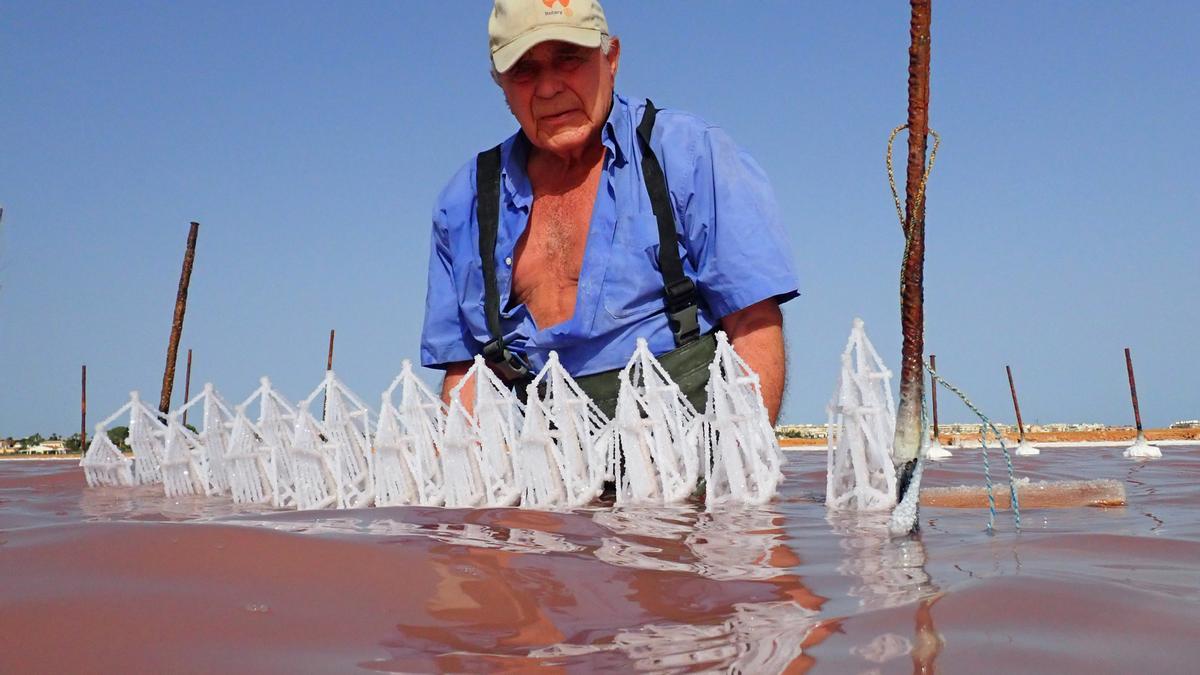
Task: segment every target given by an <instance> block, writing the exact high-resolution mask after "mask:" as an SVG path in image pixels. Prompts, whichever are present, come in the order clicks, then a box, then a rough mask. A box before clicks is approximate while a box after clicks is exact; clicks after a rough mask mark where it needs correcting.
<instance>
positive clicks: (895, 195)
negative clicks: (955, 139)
mask: <svg viewBox="0 0 1200 675" xmlns="http://www.w3.org/2000/svg"><path fill="white" fill-rule="evenodd" d="M907 128H908V125H907V124H901V125H900V126H898V127H896V128H895V129H892V133H891V134H890V135H889V136H888V142H887V157H886V159H887V173H888V187H890V188H891V189H892V201H893V202H894V203H895V205H896V217H897V218H899V220H900V229H901V231H903V232H904V257H903V258H901V260H904V261H907V260H908V257H909V255H911V250H912V229H913V224H914V222H915V221H916V217H917V214H918V213H920V212H921V209H922V208H923V207H924V205H925V186H926V185H927V184H928V182H929V174H931V173H933V163H934V162H935V161H936V160H937V152H938V148H939V147H941V145H942V137H941V135H939V134H938V132H936V131H934V130H933V129H930V130H929V135H930V136H933V148H931V149H930V151H929V163H928V164H926V166H925V171H924V173H922V174H921V183H920V185H919V186H918V187H917V195H916V198H915V199H914V200H913V210H912V213H909V214H907V215H906V214H905V213H904V205H903V204H901V203H900V193H899V192H898V191H897V190H896V169H895V167H894V166H893V164H892V146H894V145H895V143H896V136H898V135H900V132H901V131H903V130H905V129H907ZM904 269H905V266H904V265H901V266H900V295H901V296H903V295H904V288H905V286H906V285H907V283H906V282H905V280H904Z"/></svg>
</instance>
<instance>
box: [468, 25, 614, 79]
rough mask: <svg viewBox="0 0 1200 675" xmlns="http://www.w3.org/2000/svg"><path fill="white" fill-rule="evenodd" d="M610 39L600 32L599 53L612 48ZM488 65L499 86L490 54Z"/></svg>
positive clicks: (497, 75)
mask: <svg viewBox="0 0 1200 675" xmlns="http://www.w3.org/2000/svg"><path fill="white" fill-rule="evenodd" d="M612 40H613V39H612V36H611V35H609V34H608V33H601V34H600V53H601V54H603V55H605V56H608V53H609V52H610V51H611V50H612ZM488 65H489V66H491V69H492V82H495V83H496V86H500V73H498V72H496V64H495V63H494V62H493V61H492V57H491V56H490V55H489V56H488Z"/></svg>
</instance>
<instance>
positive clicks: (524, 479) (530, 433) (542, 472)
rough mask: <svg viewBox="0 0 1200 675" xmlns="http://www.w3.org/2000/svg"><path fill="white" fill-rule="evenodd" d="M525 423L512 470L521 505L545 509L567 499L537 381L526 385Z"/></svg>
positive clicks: (547, 414)
mask: <svg viewBox="0 0 1200 675" xmlns="http://www.w3.org/2000/svg"><path fill="white" fill-rule="evenodd" d="M526 391H527V395H526V397H525V400H526V403H525V424H524V425H523V426H522V427H521V436H520V438H519V439H518V440H517V452H516V454H514V455H513V470H514V473H515V475H516V478H517V483H518V485H520V487H521V506H522V507H525V508H532V509H546V508H553V507H555V506H562V505H564V504H565V503H566V501H567V490H566V486H565V485H564V483H563V475H562V469H561V468H560V467H559V463H558V457H557V454H558V448H557V447H556V444H555V442H554V438H553V435H552V434H553V432H552V431H551V430H550V412H549V411H548V410H546V406H545V405H544V404H543V403H542V402H541V401H540V400H538V391H537V385H534V384H531V385H529V386H528V387H527V389H526Z"/></svg>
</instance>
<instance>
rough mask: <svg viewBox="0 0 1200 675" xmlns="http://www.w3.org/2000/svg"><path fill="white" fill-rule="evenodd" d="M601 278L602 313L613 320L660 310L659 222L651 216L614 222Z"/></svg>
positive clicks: (634, 217)
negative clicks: (610, 243)
mask: <svg viewBox="0 0 1200 675" xmlns="http://www.w3.org/2000/svg"><path fill="white" fill-rule="evenodd" d="M613 239H614V241H613V247H612V253H611V255H609V258H608V264H607V270H606V272H605V275H604V292H603V296H604V310H605V311H606V312H608V314H609V316H611V317H613V318H614V319H628V318H632V317H641V316H648V315H650V314H653V313H654V312H657V311H661V310H662V308H663V280H662V272H661V271H660V270H659V266H658V221H657V220H655V218H654V216H653V215H652V214H643V215H636V216H627V217H624V218H621V219H620V220H619V221H618V222H617V231H616V234H615V236H614V238H613Z"/></svg>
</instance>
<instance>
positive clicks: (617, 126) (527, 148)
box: [421, 0, 797, 423]
mask: <svg viewBox="0 0 1200 675" xmlns="http://www.w3.org/2000/svg"><path fill="white" fill-rule="evenodd" d="M488 37H489V43H490V47H491V54H492V66H493V77H494V78H495V80H496V82H497V83H498V84H499V85H500V88H501V89H503V91H504V97H505V100H506V101H507V102H508V107H509V110H511V111H512V114H513V116H514V117H515V118H516V120H517V122H518V124H519V125H520V130H519V131H517V132H516V133H515V134H514V135H513V136H511V137H509V138H508V140H506V141H504V142H503V143H501V144H500V145H499V146H497V147H496V148H493V149H492V150H490V151H487V152H484V153H481V154H480V155H479V156H478V157H477V158H475V159H473V160H472V161H471V162H469V163H468V164H467V165H466V166H464V167H463V168H462V169H461V170H460V171H459V172H458V173H457V174H456V175H455V176H454V177H453V178H452V179H451V180H450V183H449V184H448V185H447V186H446V188H445V189H444V190H443V192H442V194H441V195H440V196H439V198H438V201H437V205H436V208H435V209H434V212H433V234H432V246H431V249H432V250H431V252H430V258H429V285H428V291H427V295H426V303H425V325H424V330H423V334H422V344H421V362H422V363H423V364H424V365H426V366H429V367H433V368H441V369H444V370H445V371H446V375H445V379H444V381H443V384H442V395H443V396H444V397H445V396H448V394H449V391H450V390H451V389H452V388H453V387H454V385H456V384H457V383H458V382H459V381H460V380H461V379H462V378H463V376H464V375H465V373H466V371H467V368H468V367H469V366H470V363H471V359H473V357H474V356H475V355H476V354H481V353H482V354H483V355H484V357H485V359H486V361H487V363H488V364H489V365H490V366H491V367H492V368H493V369H494V370H495V371H496V372H497V373H498V374H500V375H501V377H503V378H504V379H505V380H506V381H507V382H509V383H510V385H511V386H513V387H515V388H517V389H518V391H523V389H524V384H525V383H527V382H528V381H529V378H530V377H531V376H532V374H533V373H536V372H537V371H538V370H539V369H540V368H541V367H542V366H543V365H544V364H545V363H546V359H547V357H548V356H549V353H550V352H551V351H557V352H558V356H559V360H560V362H561V363H562V364H563V366H564V367H565V368H566V369H567V371H568V372H570V373H571V374H572V375H573V376H575V378H576V380H577V381H578V382H579V383H580V385H581V386H582V387H583V388H584V390H585V391H587V392H588V393H589V395H590V396H591V397H592V399H593V400H595V401H596V402H597V404H598V405H599V406H600V407H601V409H603V410H604V411H605V412H606V413H607V414H609V415H612V414H613V409H614V408H615V405H616V395H617V389H618V385H617V377H616V373H617V372H618V371H619V370H620V369H621V368H622V367H623V366H624V365H625V363H626V362H627V361H628V360H629V358H630V356H631V355H632V353H633V351H634V348H635V345H636V341H637V339H638V338H645V339H646V340H647V341H648V344H649V347H650V349H651V351H653V352H654V354H655V355H656V356H658V358H659V360H660V362H661V363H662V364H663V366H664V367H665V368H666V369H667V370H668V372H670V373H671V375H672V377H673V379H674V380H675V381H676V382H678V383H679V384H680V386H681V387H682V389H683V391H684V394H685V395H687V396H688V398H689V399H690V400H691V401H692V403H693V405H695V406H696V407H697V408H698V409H700V410H703V406H704V398H705V384H706V382H707V378H708V364H709V362H710V361H711V360H712V356H713V353H714V349H715V339H714V338H713V333H714V332H715V331H716V330H717V329H721V330H724V331H725V332H726V333H727V334H728V335H729V338H730V341H731V342H732V343H733V346H734V348H735V349H736V350H737V351H738V353H739V354H741V356H742V357H743V358H744V359H745V360H746V362H747V363H748V364H749V365H750V366H751V367H752V368H753V369H754V370H755V371H756V372H758V374H759V376H760V378H761V381H762V391H763V398H764V402H765V404H766V406H767V409H768V412H769V415H770V418H771V421H772V423H774V421H775V418H776V416H777V415H778V411H779V404H780V399H781V398H782V395H783V385H784V369H785V358H784V344H783V319H782V315H781V314H780V310H779V304H780V303H781V302H784V301H786V300H789V299H791V298H793V297H795V296H796V295H797V290H796V289H797V283H796V275H795V272H794V271H793V266H792V257H791V252H790V249H789V246H788V243H787V237H786V236H785V234H784V232H783V230H782V228H781V227H780V224H779V222H778V215H777V213H776V207H775V199H774V196H773V194H772V192H771V188H770V185H769V184H768V182H767V179H766V177H765V176H764V175H763V172H762V169H761V168H759V166H758V165H757V164H756V163H755V162H754V160H752V159H751V158H750V157H749V156H747V155H746V154H745V153H744V152H742V151H741V150H740V149H739V148H738V147H737V146H736V145H734V143H733V141H732V140H731V139H730V138H729V136H728V135H726V133H725V132H724V131H722V130H721V129H720V128H718V127H715V126H712V125H710V124H708V123H706V122H704V121H703V120H700V119H698V118H696V117H695V116H692V115H689V114H687V113H684V112H680V111H675V110H670V109H664V110H657V109H655V108H654V106H653V105H652V104H651V102H650V101H648V100H644V99H643V100H637V99H627V98H624V97H622V96H620V95H618V94H616V93H615V92H614V82H615V80H616V75H617V66H618V64H619V63H620V57H621V43H620V41H619V40H618V39H617V38H616V37H611V36H610V35H609V31H608V24H607V21H606V19H605V15H604V12H603V10H602V9H601V7H600V4H599V2H596V1H595V0H496V2H495V5H494V7H493V10H492V15H491V19H490V21H489V22H488ZM468 389H469V388H468ZM467 403H468V404H469V401H467Z"/></svg>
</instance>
